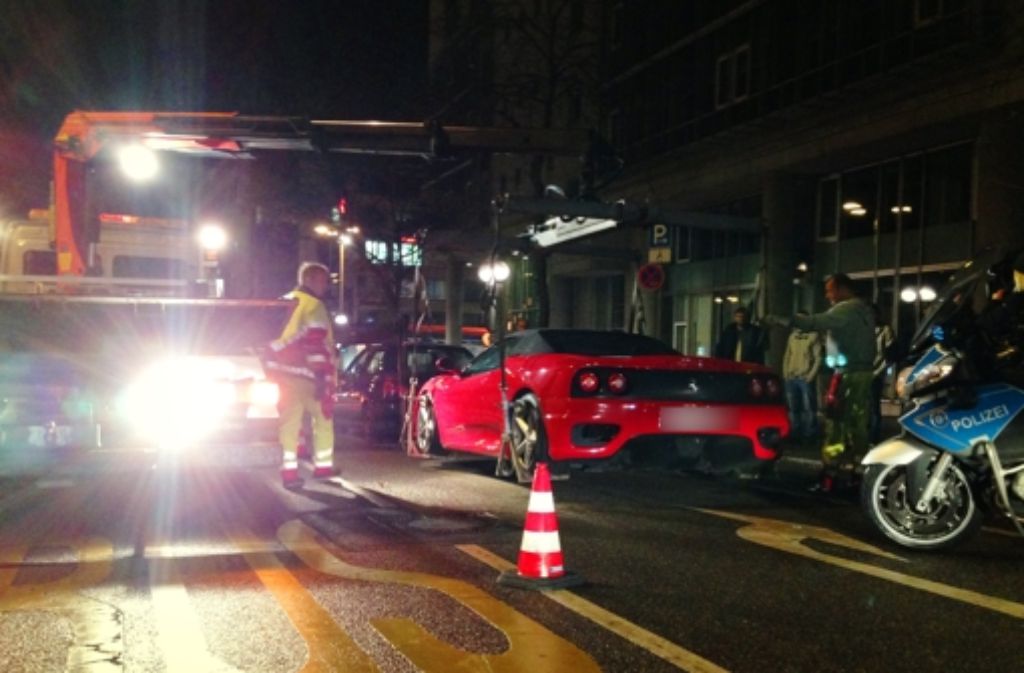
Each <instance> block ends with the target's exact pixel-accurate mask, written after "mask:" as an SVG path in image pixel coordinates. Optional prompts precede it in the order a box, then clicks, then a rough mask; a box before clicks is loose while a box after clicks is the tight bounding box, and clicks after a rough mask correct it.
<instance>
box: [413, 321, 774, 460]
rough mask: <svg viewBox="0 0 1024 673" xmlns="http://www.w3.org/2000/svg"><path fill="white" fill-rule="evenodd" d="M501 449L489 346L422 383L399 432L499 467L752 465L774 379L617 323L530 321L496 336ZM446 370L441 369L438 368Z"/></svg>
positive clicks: (767, 436) (767, 439) (770, 414)
mask: <svg viewBox="0 0 1024 673" xmlns="http://www.w3.org/2000/svg"><path fill="white" fill-rule="evenodd" d="M503 346H504V349H505V387H506V390H507V391H508V395H507V399H508V405H509V406H508V409H509V414H508V437H509V444H508V445H509V447H510V450H509V451H508V452H507V455H506V456H505V457H504V458H501V457H500V456H499V453H500V448H501V445H502V441H501V440H502V436H503V434H504V432H505V423H504V422H503V414H502V402H501V399H502V398H501V384H502V381H501V371H500V366H499V360H500V358H501V353H500V352H499V346H493V347H491V348H489V349H487V350H486V351H484V352H482V353H481V354H480V355H478V356H477V357H476V358H475V359H473V360H472V361H471V362H470V363H469V364H468V365H466V366H465V368H463V369H461V370H458V371H455V370H454V368H451V367H446V366H445V365H446V363H445V362H444V361H443V360H442V361H441V362H439V365H440V366H439V369H441V370H442V374H440V375H438V376H436V377H434V378H433V379H431V380H430V381H429V382H427V383H426V384H425V385H424V386H423V388H422V389H421V392H420V394H419V396H418V398H417V400H416V405H415V407H416V408H415V410H414V412H415V413H414V417H413V423H412V427H411V431H410V432H409V433H408V436H407V439H406V441H407V442H408V444H409V446H408V448H409V451H410V453H420V454H439V453H442V452H444V451H446V450H448V451H460V452H468V453H474V454H482V455H488V456H494V457H495V458H498V459H499V462H498V465H499V470H498V471H499V473H500V474H504V475H509V476H510V475H511V474H513V472H514V473H515V474H516V476H518V478H519V479H520V480H525V479H529V478H530V475H531V474H532V472H533V467H534V465H535V464H536V463H537V462H538V461H545V460H546V461H550V462H551V464H552V468H553V469H555V468H558V467H565V466H568V465H570V464H577V463H580V464H586V463H587V462H589V461H607V460H609V459H613V458H623V459H627V458H631V459H633V460H632V462H641V463H642V462H645V461H646V459H648V458H651V459H654V458H655V457H657V458H658V459H659V460H660V459H661V458H662V457H664V456H668V457H669V459H670V460H672V461H673V462H680V463H682V464H690V465H692V466H700V467H702V468H706V469H710V470H712V471H719V472H725V471H732V470H735V471H737V472H751V471H756V470H757V469H759V468H760V467H763V466H765V465H766V464H768V463H769V462H770V461H772V460H773V459H774V458H776V457H777V455H778V454H777V449H776V447H777V446H778V444H779V442H780V440H781V439H782V438H783V437H785V436H786V435H787V434H788V433H789V421H788V420H787V416H786V405H785V401H784V395H783V390H782V384H781V381H780V380H779V378H778V377H777V376H776V375H775V374H773V373H772V372H771V371H770V370H769V369H768V368H766V367H763V366H761V365H755V364H746V363H737V362H731V361H728V360H719V359H715V358H705V357H688V356H683V355H680V354H679V353H677V352H676V351H674V350H672V349H671V348H669V347H668V346H666V345H665V344H663V343H661V342H660V341H657V340H655V339H652V338H650V337H646V336H642V335H638V334H627V333H625V332H612V331H596V330H576V329H539V330H527V331H524V332H516V333H514V334H511V335H509V336H508V337H506V339H505V340H504V343H503ZM445 370H447V371H445Z"/></svg>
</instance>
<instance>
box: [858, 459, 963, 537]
mask: <svg viewBox="0 0 1024 673" xmlns="http://www.w3.org/2000/svg"><path fill="white" fill-rule="evenodd" d="M860 498H861V505H862V506H863V507H864V511H865V512H867V514H868V516H869V517H870V518H871V521H872V523H874V524H875V526H876V527H877V528H878V530H880V531H882V533H883V534H885V536H886V537H888V538H889V539H890V540H892V541H893V542H896V543H897V544H899V545H902V546H904V547H907V548H909V549H918V550H924V551H930V550H937V549H946V548H949V547H952V546H954V545H957V544H959V543H961V542H963V541H965V540H967V539H968V538H970V537H971V536H972V535H973V534H974V533H975V532H977V530H978V527H979V526H980V525H981V512H980V511H979V510H978V507H977V503H976V502H975V499H974V493H973V491H972V489H971V484H970V482H969V481H968V480H967V477H966V476H965V475H964V473H963V472H962V471H961V470H960V468H959V467H957V466H956V465H950V466H949V468H948V469H947V470H946V473H945V474H944V475H943V481H942V484H941V485H940V487H939V490H938V492H937V493H936V496H935V497H934V498H933V499H932V500H931V502H929V503H928V505H927V507H926V508H925V510H924V511H920V510H918V509H916V508H915V507H914V503H912V502H911V501H910V497H909V496H908V493H907V468H906V466H905V465H871V466H870V467H869V468H868V469H867V471H866V472H865V473H864V480H863V481H862V482H861V491H860Z"/></svg>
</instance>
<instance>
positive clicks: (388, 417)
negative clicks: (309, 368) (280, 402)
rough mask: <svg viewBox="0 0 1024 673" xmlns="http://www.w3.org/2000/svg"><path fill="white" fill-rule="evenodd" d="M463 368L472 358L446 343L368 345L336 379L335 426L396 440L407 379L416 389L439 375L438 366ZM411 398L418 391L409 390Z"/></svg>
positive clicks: (404, 401)
mask: <svg viewBox="0 0 1024 673" xmlns="http://www.w3.org/2000/svg"><path fill="white" fill-rule="evenodd" d="M441 358H444V359H445V360H446V362H447V365H448V366H450V367H453V368H456V369H458V368H461V367H463V366H464V365H465V364H466V363H468V362H469V361H470V360H471V359H473V355H472V353H471V352H470V351H469V350H468V349H466V348H464V347H462V346H453V345H451V344H444V343H432V342H422V341H406V342H404V343H402V344H401V345H399V344H395V343H371V344H367V345H366V346H365V347H364V348H363V349H362V351H361V352H360V353H359V354H358V355H356V356H355V358H353V359H352V361H351V362H349V364H348V366H347V367H346V368H345V369H344V371H342V372H340V373H339V375H338V387H337V390H336V391H335V395H334V421H335V424H337V425H338V426H340V427H348V428H353V427H354V428H357V429H359V430H361V431H363V432H364V433H365V434H366V435H367V436H374V437H388V438H397V437H398V434H399V432H400V431H401V429H402V419H403V416H404V414H405V403H406V400H407V399H408V396H409V392H410V379H411V378H412V377H415V379H416V389H417V390H418V389H419V386H422V385H423V384H424V383H425V382H426V381H427V380H428V379H430V378H432V377H433V376H435V375H436V374H438V373H439V372H438V369H437V361H438V360H440V359H441ZM412 392H413V393H415V392H416V391H415V390H414V391H412Z"/></svg>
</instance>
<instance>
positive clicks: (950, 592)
mask: <svg viewBox="0 0 1024 673" xmlns="http://www.w3.org/2000/svg"><path fill="white" fill-rule="evenodd" d="M697 511H698V512H704V513H705V514H712V515H714V516H720V517H723V518H725V519H732V520H733V521H741V522H743V523H745V524H747V525H746V526H743V527H741V528H739V529H737V530H736V534H737V535H739V536H740V537H741V538H743V539H745V540H748V541H750V542H753V543H755V544H759V545H763V546H765V547H771V548H772V549H777V550H779V551H784V552H787V553H790V554H796V555H797V556H803V557H806V558H809V559H813V560H815V561H820V562H822V563H828V564H831V565H834V566H838V567H840V568H845V569H847V570H853V571H854V572H859V573H863V574H865V575H870V576H872V577H877V578H878V579H883V580H886V581H888V582H894V583H896V584H902V585H904V586H908V587H911V588H914V589H919V590H921V591H927V592H929V593H933V594H936V595H938V596H943V597H945V598H951V599H953V600H956V601H961V602H963V603H968V604H970V605H974V606H977V607H980V608H985V609H987V610H993V611H995V612H1001V613H1003V614H1005V615H1009V616H1011V617H1016V618H1017V619H1024V604H1022V603H1015V602H1014V601H1010V600H1006V599H1005V598H997V597H995V596H989V595H987V594H982V593H978V592H976V591H970V590H968V589H961V588H959V587H954V586H950V585H948V584H942V583H940V582H933V581H932V580H926V579H923V578H921V577H914V576H913V575H907V574H905V573H900V572H896V571H893V570H888V569H886V568H879V567H877V566H873V565H870V564H868V563H861V562H859V561H852V560H849V559H845V558H842V557H840V556H832V555H831V554H825V553H823V552H819V551H816V550H814V549H811V548H810V547H808V546H807V545H805V544H803V541H804V540H806V539H817V540H821V541H823V542H828V543H830V544H834V545H838V546H840V547H846V548H848V549H855V550H857V551H862V552H867V553H871V554H875V555H877V556H883V557H885V558H889V559H895V560H899V561H905V560H906V559H902V558H900V557H898V556H895V555H893V554H890V553H888V552H886V551H883V550H881V549H878V548H877V547H873V546H871V545H869V544H865V543H863V542H860V541H858V540H854V539H853V538H849V537H846V536H845V535H840V534H839V533H836V532H834V531H831V530H829V529H827V528H820V527H818V526H804V525H801V524H796V523H792V522H789V521H779V520H776V519H765V518H762V517H757V516H750V515H747V514H736V513H733V512H722V511H718V510H713V509H699V508H698V509H697Z"/></svg>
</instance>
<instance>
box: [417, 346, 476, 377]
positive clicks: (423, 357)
mask: <svg viewBox="0 0 1024 673" xmlns="http://www.w3.org/2000/svg"><path fill="white" fill-rule="evenodd" d="M440 358H448V360H449V361H450V362H451V365H452V367H453V368H454V369H462V368H463V367H464V366H466V364H467V363H468V362H469V361H470V360H472V359H473V354H472V353H470V352H469V351H468V350H466V349H465V348H463V347H462V346H447V345H436V344H431V345H422V344H420V345H410V346H409V347H408V350H407V351H406V356H405V361H406V367H407V368H408V369H407V372H405V373H404V374H405V375H409V374H411V375H414V376H415V377H416V378H418V379H420V380H421V381H423V380H426V379H428V378H430V377H432V376H435V375H437V374H438V370H437V361H438V360H439V359H440Z"/></svg>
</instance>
